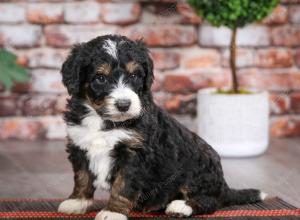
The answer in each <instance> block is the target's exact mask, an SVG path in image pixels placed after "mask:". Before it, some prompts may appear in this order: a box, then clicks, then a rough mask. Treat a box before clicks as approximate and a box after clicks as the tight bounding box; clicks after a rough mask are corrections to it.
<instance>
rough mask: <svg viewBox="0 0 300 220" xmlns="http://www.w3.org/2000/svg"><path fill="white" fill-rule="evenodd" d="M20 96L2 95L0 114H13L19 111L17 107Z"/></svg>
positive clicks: (0, 97) (0, 98)
mask: <svg viewBox="0 0 300 220" xmlns="http://www.w3.org/2000/svg"><path fill="white" fill-rule="evenodd" d="M17 100H18V96H16V95H1V96H0V116H11V115H16V114H17V113H18V108H17Z"/></svg>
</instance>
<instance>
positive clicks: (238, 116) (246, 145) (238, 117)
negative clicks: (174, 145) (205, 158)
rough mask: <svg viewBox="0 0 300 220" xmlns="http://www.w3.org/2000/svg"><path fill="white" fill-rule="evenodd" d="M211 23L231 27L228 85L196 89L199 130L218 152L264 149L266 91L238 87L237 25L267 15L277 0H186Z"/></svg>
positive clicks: (248, 152)
mask: <svg viewBox="0 0 300 220" xmlns="http://www.w3.org/2000/svg"><path fill="white" fill-rule="evenodd" d="M188 2H189V4H190V5H191V6H192V7H193V8H194V9H195V11H196V12H197V13H198V14H199V15H200V16H202V17H203V18H204V19H206V20H207V21H208V22H210V23H211V24H212V25H214V26H217V27H219V26H226V27H228V28H230V29H231V30H232V36H231V41H230V67H231V76H232V88H231V89H203V90H200V91H199V92H198V106H197V108H198V131H199V134H200V135H201V137H203V138H204V139H205V140H206V141H207V142H208V143H209V144H211V145H212V146H213V147H214V148H215V150H216V151H217V152H218V153H219V154H220V155H221V156H228V157H242V156H254V155H259V154H261V153H263V152H264V151H265V150H266V149H267V146H268V143H269V130H268V128H269V99H268V92H267V91H254V90H245V89H242V88H240V87H239V83H238V78H237V74H236V37H237V30H238V28H242V27H244V26H245V25H247V24H249V23H252V22H255V21H260V20H262V19H263V18H264V17H266V16H267V15H268V14H269V13H270V12H271V11H272V10H273V8H274V7H275V6H276V5H277V4H278V3H279V0H263V1H262V0H243V1H242V0H201V1H199V0H188Z"/></svg>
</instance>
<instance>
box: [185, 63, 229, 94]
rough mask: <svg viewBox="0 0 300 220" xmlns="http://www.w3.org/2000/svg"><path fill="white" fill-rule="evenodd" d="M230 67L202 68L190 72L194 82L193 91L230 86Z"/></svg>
mask: <svg viewBox="0 0 300 220" xmlns="http://www.w3.org/2000/svg"><path fill="white" fill-rule="evenodd" d="M229 73H230V72H229V70H228V69H219V68H215V69H200V70H197V71H195V72H192V73H190V75H191V81H192V82H193V91H194V92H196V91H198V90H199V89H203V88H206V87H216V88H228V87H229V86H230V85H231V78H230V75H229Z"/></svg>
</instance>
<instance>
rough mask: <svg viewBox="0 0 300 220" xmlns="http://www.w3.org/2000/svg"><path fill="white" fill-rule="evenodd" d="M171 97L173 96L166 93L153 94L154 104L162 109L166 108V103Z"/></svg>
mask: <svg viewBox="0 0 300 220" xmlns="http://www.w3.org/2000/svg"><path fill="white" fill-rule="evenodd" d="M170 97H171V94H168V93H164V92H155V93H153V100H154V102H155V103H156V104H157V105H158V106H160V107H161V108H164V104H165V102H166V101H167V100H168V99H169V98H170Z"/></svg>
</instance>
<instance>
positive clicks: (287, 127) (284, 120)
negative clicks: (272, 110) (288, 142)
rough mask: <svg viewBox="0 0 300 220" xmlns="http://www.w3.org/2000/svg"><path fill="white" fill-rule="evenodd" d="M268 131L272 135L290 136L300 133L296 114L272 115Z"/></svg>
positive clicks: (298, 119) (299, 119) (299, 123)
mask: <svg viewBox="0 0 300 220" xmlns="http://www.w3.org/2000/svg"><path fill="white" fill-rule="evenodd" d="M270 132H271V135H272V136H274V137H292V136H299V135H300V118H299V117H298V116H282V117H274V118H272V120H271V124H270Z"/></svg>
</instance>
